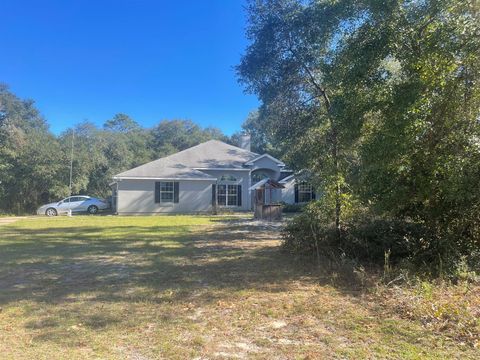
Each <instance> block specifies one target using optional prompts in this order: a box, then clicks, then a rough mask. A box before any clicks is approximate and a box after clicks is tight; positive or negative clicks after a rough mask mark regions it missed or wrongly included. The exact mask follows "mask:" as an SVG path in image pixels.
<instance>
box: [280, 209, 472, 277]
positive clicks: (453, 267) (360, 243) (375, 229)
mask: <svg viewBox="0 0 480 360" xmlns="http://www.w3.org/2000/svg"><path fill="white" fill-rule="evenodd" d="M328 209H329V207H328V206H326V205H325V204H323V203H322V202H321V201H316V202H314V203H311V204H309V205H307V206H305V208H304V211H303V212H302V213H301V214H299V215H297V216H296V217H295V218H294V219H292V220H291V221H290V222H289V223H288V224H287V226H286V227H285V229H284V231H283V238H284V244H283V248H284V249H285V250H286V251H288V252H291V253H294V254H298V255H307V256H315V257H318V258H320V257H327V258H329V259H330V260H333V261H338V260H339V259H345V258H347V259H352V260H355V261H357V262H359V263H361V264H363V265H377V266H382V265H385V262H386V261H387V262H388V264H387V265H388V266H390V265H393V266H395V265H399V264H402V266H408V267H409V268H413V269H414V270H415V271H417V272H418V271H421V272H424V273H427V274H428V275H434V276H437V275H450V276H452V277H456V278H458V277H459V276H460V275H461V274H460V273H465V272H466V271H467V272H468V271H469V269H472V268H475V267H477V268H478V264H479V261H478V259H479V258H480V255H479V247H478V246H477V247H475V246H473V245H472V242H469V243H466V240H465V239H464V238H463V237H462V236H461V234H460V233H458V234H457V236H449V235H448V234H445V233H444V232H434V231H432V230H431V228H430V227H428V226H426V225H425V224H424V223H421V222H415V221H412V220H409V219H391V218H380V217H375V216H374V215H372V214H369V213H366V212H362V211H356V212H355V213H352V214H351V215H350V217H349V218H347V219H345V220H344V221H343V222H342V226H341V236H340V237H339V238H338V237H337V235H336V232H335V228H334V224H333V223H332V221H331V219H333V216H332V214H331V213H330V212H329V210H328ZM469 231H470V232H472V231H478V230H477V229H470V230H469ZM467 245H468V246H467ZM459 269H462V270H461V271H459ZM465 269H467V270H465Z"/></svg>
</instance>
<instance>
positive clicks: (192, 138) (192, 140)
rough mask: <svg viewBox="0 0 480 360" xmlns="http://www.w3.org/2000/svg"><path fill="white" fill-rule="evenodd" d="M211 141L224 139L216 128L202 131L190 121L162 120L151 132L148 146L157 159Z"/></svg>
mask: <svg viewBox="0 0 480 360" xmlns="http://www.w3.org/2000/svg"><path fill="white" fill-rule="evenodd" d="M212 139H218V140H225V139H226V137H225V135H223V134H222V132H221V131H220V130H218V129H216V128H206V129H202V128H201V127H200V126H198V125H197V124H195V123H194V122H192V121H191V120H162V121H160V123H159V124H158V125H157V126H155V127H154V128H153V129H152V130H151V142H150V146H151V147H152V149H153V151H154V154H155V157H156V158H159V157H162V156H166V155H170V154H172V153H174V152H177V151H181V150H185V149H187V148H189V147H192V146H194V145H198V144H200V143H202V142H205V141H208V140H212Z"/></svg>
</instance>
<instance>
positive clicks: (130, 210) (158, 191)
mask: <svg viewBox="0 0 480 360" xmlns="http://www.w3.org/2000/svg"><path fill="white" fill-rule="evenodd" d="M266 179H271V180H272V181H275V182H277V183H280V184H282V185H283V186H281V188H280V187H276V188H275V189H270V190H269V191H264V195H265V196H264V201H265V203H272V202H281V201H283V202H286V203H289V204H294V203H304V202H308V201H310V200H312V199H314V198H315V193H314V192H313V190H312V186H310V185H309V184H307V183H303V182H302V183H298V184H297V183H296V182H295V177H294V175H293V173H292V171H289V170H287V169H286V168H285V164H284V163H283V162H282V161H280V160H278V159H276V158H274V157H273V156H270V155H269V154H256V153H254V152H251V151H250V140H249V138H248V137H245V138H244V139H243V141H242V147H236V146H232V145H229V144H226V143H224V142H222V141H218V140H210V141H207V142H204V143H202V144H199V145H196V146H193V147H191V148H189V149H186V150H183V151H180V152H178V153H175V154H172V155H169V156H166V157H164V158H161V159H158V160H155V161H152V162H149V163H147V164H144V165H141V166H138V167H136V168H134V169H131V170H127V171H124V172H122V173H120V174H117V175H115V176H114V177H113V182H112V184H111V186H112V194H113V196H112V206H113V209H114V211H115V212H116V213H118V214H132V215H133V214H154V213H197V212H211V211H213V210H215V209H218V208H231V209H232V210H235V211H249V210H252V208H253V203H254V199H253V196H254V191H255V190H256V189H259V188H261V187H262V186H263V187H265V186H266V185H268V183H267V182H266V181H265V180H266Z"/></svg>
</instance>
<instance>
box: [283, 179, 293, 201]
mask: <svg viewBox="0 0 480 360" xmlns="http://www.w3.org/2000/svg"><path fill="white" fill-rule="evenodd" d="M283 185H284V186H285V188H284V189H282V201H284V202H286V203H287V204H295V180H293V179H292V180H290V181H288V182H287V183H286V184H283Z"/></svg>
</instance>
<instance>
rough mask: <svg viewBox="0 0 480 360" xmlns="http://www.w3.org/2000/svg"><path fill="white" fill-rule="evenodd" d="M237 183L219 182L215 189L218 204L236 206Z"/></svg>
mask: <svg viewBox="0 0 480 360" xmlns="http://www.w3.org/2000/svg"><path fill="white" fill-rule="evenodd" d="M238 187H239V185H227V184H219V185H218V190H217V204H218V205H219V206H238V203H239V202H238Z"/></svg>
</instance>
